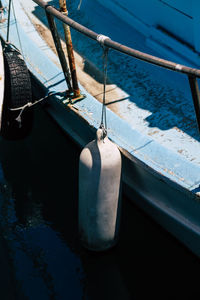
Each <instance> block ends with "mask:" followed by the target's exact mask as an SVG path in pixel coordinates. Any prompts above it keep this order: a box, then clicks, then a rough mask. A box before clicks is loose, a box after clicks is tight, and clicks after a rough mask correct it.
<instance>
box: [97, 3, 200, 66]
mask: <svg viewBox="0 0 200 300" xmlns="http://www.w3.org/2000/svg"><path fill="white" fill-rule="evenodd" d="M97 1H99V0H97ZM99 2H100V3H101V5H103V6H105V7H106V8H108V9H109V10H111V11H112V13H114V14H116V15H117V16H118V17H120V18H121V19H122V20H123V21H125V22H127V23H128V24H129V25H130V26H132V27H134V28H136V30H138V31H140V32H141V33H142V34H143V35H145V38H146V42H147V43H148V45H149V46H151V47H152V48H155V49H158V47H160V49H161V48H162V52H163V53H165V54H166V55H167V56H168V57H169V56H171V58H172V60H174V58H175V57H176V59H177V58H178V56H179V59H181V56H182V61H183V62H184V61H188V60H190V63H191V64H196V65H198V66H200V59H199V55H198V54H199V53H200V39H199V32H200V21H199V9H200V2H199V1H196V0H190V1H188V0H175V1H172V0H138V1H137V0H136V1H132V0H101V1H99ZM169 20H170V22H169ZM183 24H184V25H183ZM186 28H187V29H186Z"/></svg>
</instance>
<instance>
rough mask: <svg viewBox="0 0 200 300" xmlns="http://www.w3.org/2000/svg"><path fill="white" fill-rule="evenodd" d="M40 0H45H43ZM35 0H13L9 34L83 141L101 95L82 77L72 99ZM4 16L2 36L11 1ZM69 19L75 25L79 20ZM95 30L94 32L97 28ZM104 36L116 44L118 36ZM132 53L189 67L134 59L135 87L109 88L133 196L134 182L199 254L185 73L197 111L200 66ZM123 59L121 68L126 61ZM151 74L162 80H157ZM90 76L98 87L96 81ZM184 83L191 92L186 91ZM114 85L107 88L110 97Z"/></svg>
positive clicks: (198, 180) (199, 181)
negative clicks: (77, 93) (75, 98)
mask: <svg viewBox="0 0 200 300" xmlns="http://www.w3.org/2000/svg"><path fill="white" fill-rule="evenodd" d="M1 2H2V4H3V6H4V8H7V7H8V3H7V2H6V0H2V1H1ZM34 2H36V3H38V2H40V3H42V6H45V3H44V2H43V1H39V0H37V1H36V0H35V1H34ZM34 2H33V1H30V2H29V1H27V2H26V3H23V1H22V0H16V1H15V14H14V15H13V16H11V23H10V41H11V42H12V43H13V44H14V45H16V47H17V48H19V49H20V48H21V47H22V49H21V50H22V51H23V56H24V57H25V60H26V63H27V66H28V68H29V70H30V72H31V73H32V77H33V84H34V88H35V92H36V93H38V95H40V96H41V95H45V94H47V93H53V95H52V94H51V96H50V97H49V100H48V105H46V106H45V109H46V110H47V111H48V112H49V113H50V114H51V115H52V117H53V118H54V119H55V120H56V121H57V122H58V124H59V125H60V126H61V127H62V128H63V130H64V131H65V132H67V134H69V135H70V136H71V137H72V138H73V139H74V140H75V141H76V142H77V143H79V144H80V145H81V146H84V145H85V144H86V143H87V142H88V141H90V140H91V139H92V138H93V136H94V131H95V129H96V128H97V127H98V126H99V121H100V116H101V103H100V102H99V101H97V100H96V99H95V98H94V97H93V96H92V95H91V94H90V93H88V92H87V91H86V89H85V88H84V87H83V86H82V85H80V89H81V93H82V94H84V95H85V98H84V99H83V100H81V101H78V102H74V103H73V101H70V100H73V99H69V97H68V98H66V93H65V92H64V91H66V83H65V80H64V76H63V73H62V71H61V69H60V67H59V65H58V64H59V62H58V60H57V57H56V55H55V54H54V53H53V52H52V51H51V49H50V48H49V46H48V44H47V43H46V42H45V41H44V40H43V39H41V36H40V35H39V34H38V32H37V30H36V28H37V29H39V30H40V32H41V34H42V35H43V36H45V35H46V34H48V31H47V30H45V29H44V27H43V25H42V24H41V23H40V22H39V21H38V19H37V18H36V17H35V15H37V16H39V15H41V14H42V15H43V14H45V12H44V11H43V10H42V8H39V7H38V6H37V5H36V4H35V3H34ZM46 11H47V12H48V13H50V11H51V12H53V13H54V14H57V15H58V16H59V15H60V14H59V12H58V11H57V10H55V9H53V8H51V7H50V6H48V7H46ZM25 12H26V13H25ZM15 18H16V19H15ZM63 18H64V17H63ZM2 19H3V20H4V22H2V23H1V24H0V30H1V36H2V37H3V38H5V36H6V32H7V27H6V20H7V11H6V9H4V11H3V13H2ZM16 22H17V26H16ZM71 24H72V26H74V27H76V26H77V24H76V23H74V22H71ZM84 30H85V29H84ZM86 33H88V32H87V31H86ZM91 34H93V37H94V39H95V38H96V35H95V34H94V33H91ZM88 35H89V34H88ZM47 42H49V41H47ZM84 42H85V40H84ZM109 43H110V44H109ZM75 44H76V43H75ZM105 44H107V45H108V46H109V45H110V46H113V45H116V43H114V44H112V41H110V42H109V41H107V43H105ZM98 47H99V45H98ZM116 48H117V46H116ZM121 50H122V48H121ZM87 51H88V52H90V49H89V48H87ZM131 53H132V54H133V53H134V55H132V56H135V57H138V58H140V59H144V60H147V61H151V62H152V63H154V64H158V65H160V66H165V67H167V69H171V70H175V71H178V72H181V73H184V76H185V77H184V78H183V75H180V74H178V73H172V72H170V71H169V70H161V69H158V68H157V69H156V71H155V67H154V66H151V65H148V66H147V71H144V65H142V67H141V65H139V63H138V62H136V63H135V65H134V67H133V70H134V72H135V73H134V74H133V78H132V77H131V79H130V82H131V85H133V86H134V88H135V94H133V95H132V94H131V93H130V94H128V93H127V89H125V92H124V91H122V90H120V89H119V88H117V87H116V86H115V85H108V87H110V90H111V88H112V89H114V92H115V97H116V98H111V99H112V100H115V99H116V100H115V101H112V105H110V106H109V107H110V108H111V109H107V119H108V134H109V137H110V139H112V140H113V141H114V142H115V143H116V144H117V145H118V146H119V148H120V150H121V153H122V154H123V181H124V188H125V191H126V192H127V194H128V195H129V196H130V198H132V197H131V195H132V190H136V191H137V192H138V193H139V194H140V195H142V197H143V198H142V200H140V201H137V199H132V200H133V201H135V202H136V203H137V205H139V206H140V207H142V208H143V209H144V210H145V211H146V212H147V213H148V214H150V215H151V216H152V217H153V218H154V219H155V220H156V221H157V222H158V223H160V224H161V225H162V226H163V227H165V228H166V229H167V230H168V231H170V232H171V233H172V234H174V235H175V236H176V237H177V238H178V239H180V240H181V241H182V242H183V243H184V244H185V245H186V246H187V247H189V248H190V249H191V250H192V251H193V252H194V253H196V254H197V255H199V249H200V218H199V214H200V204H199V192H200V189H199V186H200V172H199V171H200V166H199V163H200V157H199V151H200V144H199V135H198V132H197V126H196V120H195V113H194V110H193V103H192V98H191V95H190V90H189V84H188V81H187V75H188V77H189V83H190V86H191V88H192V92H193V98H194V103H197V105H195V108H196V111H197V116H198V109H199V108H198V99H199V98H198V97H199V96H198V90H197V88H196V87H197V85H196V83H197V82H196V79H195V78H196V77H195V76H197V77H199V76H200V71H199V70H194V69H190V68H186V67H184V66H182V65H180V64H175V63H169V62H164V61H162V60H157V59H156V58H155V57H150V56H145V55H143V54H141V53H138V52H137V51H132V52H131ZM89 56H92V53H89ZM112 59H114V54H113V56H112ZM117 59H118V58H117ZM119 59H120V58H119ZM117 67H118V68H119V70H120V68H121V66H120V65H119V66H117ZM149 73H150V75H148V74H149ZM78 74H79V73H78ZM82 74H83V70H82ZM119 75H120V74H119ZM153 76H154V77H155V78H156V81H157V83H156V84H155V83H154V82H153V80H152V77H153ZM181 76H182V77H181ZM125 77H126V73H123V79H124V78H125ZM84 78H88V77H87V74H85V77H84V76H82V78H81V83H83V84H84ZM90 80H91V81H90V82H91V85H92V86H93V87H94V88H93V89H95V88H96V87H97V88H98V85H94V81H92V79H90ZM177 80H178V82H177ZM127 81H128V80H127ZM130 82H129V83H130ZM166 82H167V85H168V86H169V85H170V84H172V87H170V88H168V87H167V86H166ZM174 82H175V83H174ZM137 83H138V86H137ZM85 86H86V85H85ZM127 86H128V85H127ZM183 86H184V87H185V89H186V92H183ZM90 89H91V87H90ZM180 90H181V92H180ZM109 93H110V92H107V95H108V99H109ZM93 94H95V92H94V91H93ZM111 97H113V93H112V96H111ZM113 104H115V105H113ZM183 107H185V109H183ZM149 124H151V126H150V125H149ZM130 231H131V229H130Z"/></svg>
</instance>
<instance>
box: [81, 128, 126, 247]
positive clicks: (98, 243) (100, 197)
mask: <svg viewBox="0 0 200 300" xmlns="http://www.w3.org/2000/svg"><path fill="white" fill-rule="evenodd" d="M121 164H122V162H121V154H120V151H119V150H118V148H117V146H116V145H115V144H114V143H112V142H111V141H110V140H109V139H108V137H107V136H106V137H105V138H103V131H102V129H98V130H97V137H96V139H95V140H94V141H92V142H90V143H89V144H87V145H86V146H85V148H84V149H83V150H82V152H81V154H80V160H79V235H80V240H81V243H82V245H83V246H84V247H85V248H87V249H89V250H93V251H104V250H107V249H110V248H111V247H113V246H114V245H115V244H116V243H117V241H118V237H119V225H120V211H121V188H120V187H121Z"/></svg>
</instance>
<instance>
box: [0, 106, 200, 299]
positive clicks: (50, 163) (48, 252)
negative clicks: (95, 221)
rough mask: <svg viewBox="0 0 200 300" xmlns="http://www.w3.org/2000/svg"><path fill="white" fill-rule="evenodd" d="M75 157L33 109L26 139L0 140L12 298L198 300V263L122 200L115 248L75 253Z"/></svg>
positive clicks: (1, 215) (1, 213)
mask: <svg viewBox="0 0 200 300" xmlns="http://www.w3.org/2000/svg"><path fill="white" fill-rule="evenodd" d="M79 153H80V149H79V148H78V147H77V146H76V145H74V144H73V143H72V142H71V140H70V139H69V138H68V137H66V136H64V135H63V133H62V132H61V131H60V130H59V128H58V127H57V126H56V125H55V124H54V123H53V122H52V120H51V119H50V118H49V117H48V116H47V115H45V113H44V112H43V111H40V110H39V109H38V110H36V122H35V124H34V128H33V131H32V133H31V135H30V136H29V137H28V138H27V139H25V140H21V141H18V142H17V141H5V140H1V141H0V157H1V165H2V169H0V170H1V172H0V173H1V174H2V176H1V177H0V181H1V183H0V185H1V197H0V227H1V228H2V232H3V236H4V239H5V240H6V247H7V248H8V251H7V252H8V253H9V255H10V263H11V264H12V268H10V269H11V270H12V271H13V273H14V278H15V279H14V283H13V284H12V286H13V290H14V289H16V292H17V296H16V297H15V299H20V300H23V299H29V300H35V299H39V300H40V299H41V300H46V299H56V300H57V299H58V300H66V299H75V300H76V299H91V300H99V299H104V300H107V299H109V300H110V299H116V300H118V299H120V300H121V299H123V300H129V299H144V297H146V296H152V297H154V299H155V298H156V299H160V298H162V299H163V298H165V297H164V296H166V297H167V298H168V299H170V297H171V295H172V293H173V295H174V293H176V292H178V293H179V294H181V295H186V296H188V297H189V296H191V291H192V295H194V293H195V295H198V296H199V295H200V292H199V291H198V284H197V279H196V278H195V276H193V274H195V271H197V270H198V269H199V267H200V262H199V260H198V259H197V258H196V257H194V256H193V255H192V254H191V253H190V252H189V251H187V250H186V249H185V248H183V247H182V245H180V244H179V243H178V242H177V241H175V240H174V239H173V238H172V237H171V236H169V235H168V234H166V233H165V232H164V231H163V230H162V229H161V228H160V227H159V226H157V225H156V224H155V223H153V222H152V221H151V220H150V219H149V218H148V217H147V216H145V215H143V214H142V213H141V211H140V210H138V209H137V208H136V207H134V206H133V205H132V204H131V203H129V201H128V200H127V199H125V198H124V199H123V205H122V224H121V235H120V241H119V244H118V245H117V246H116V247H115V248H114V249H112V250H110V251H108V252H105V253H91V252H89V251H87V250H84V249H83V248H82V247H81V245H80V243H79V239H78V218H77V211H78V210H77V208H78V191H77V186H78V159H79ZM135 196H136V197H137V195H135ZM0 246H1V244H0ZM2 249H5V247H4V246H3V248H2ZM168 274H170V275H168ZM158 286H159V287H160V288H161V290H162V293H161V292H160V289H158ZM10 290H12V289H10ZM2 293H3V292H2ZM163 294H164V296H163ZM190 298H191V297H190ZM3 299H6V297H4V298H3ZM8 299H9V300H11V299H12V298H11V297H10V298H8Z"/></svg>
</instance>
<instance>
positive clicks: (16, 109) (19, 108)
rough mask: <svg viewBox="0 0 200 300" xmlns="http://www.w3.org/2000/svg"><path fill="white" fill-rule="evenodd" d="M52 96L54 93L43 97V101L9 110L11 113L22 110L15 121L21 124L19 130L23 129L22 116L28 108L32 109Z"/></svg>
mask: <svg viewBox="0 0 200 300" xmlns="http://www.w3.org/2000/svg"><path fill="white" fill-rule="evenodd" d="M52 95H53V93H49V94H48V95H47V96H45V97H43V98H41V99H39V100H37V101H35V102H34V103H32V102H28V103H26V104H25V105H23V106H20V107H16V108H9V110H10V111H18V110H20V112H19V115H18V116H17V118H16V119H15V120H16V121H17V122H18V123H19V128H21V127H22V114H23V112H24V110H25V109H26V108H28V107H32V106H34V105H36V104H38V103H39V102H41V101H43V100H45V99H47V98H48V97H50V96H52Z"/></svg>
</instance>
